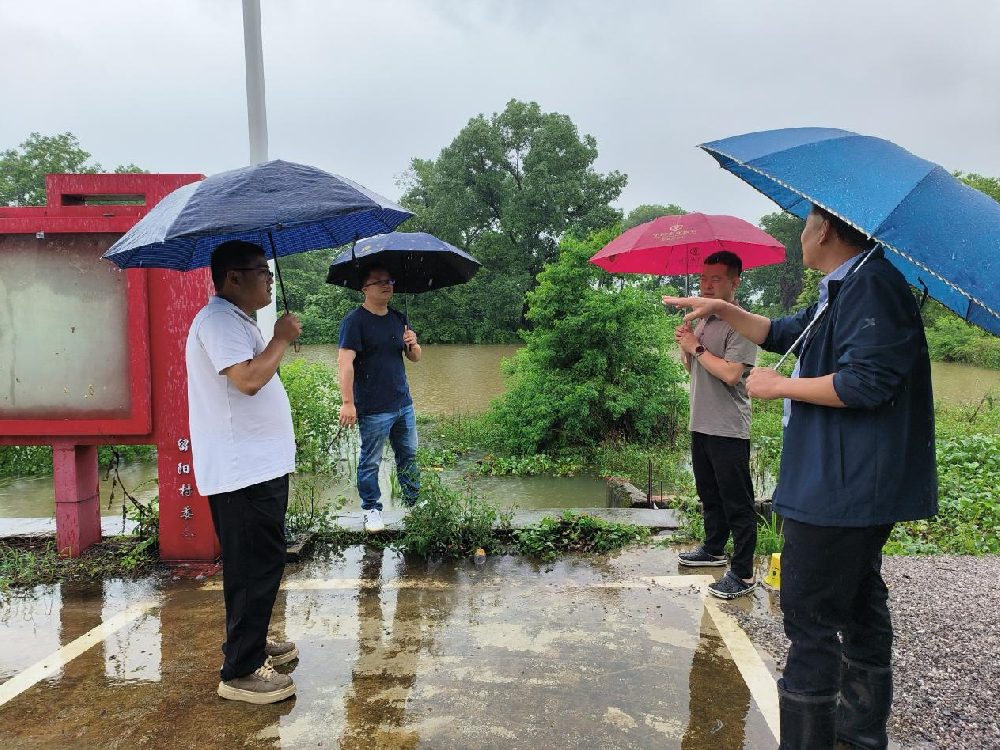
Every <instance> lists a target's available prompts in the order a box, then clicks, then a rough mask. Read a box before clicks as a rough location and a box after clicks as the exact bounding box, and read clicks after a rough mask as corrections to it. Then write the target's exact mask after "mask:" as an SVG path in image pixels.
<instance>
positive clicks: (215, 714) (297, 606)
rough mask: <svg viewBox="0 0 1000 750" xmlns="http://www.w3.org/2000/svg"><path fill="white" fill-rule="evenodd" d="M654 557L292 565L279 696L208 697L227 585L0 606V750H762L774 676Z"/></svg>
mask: <svg viewBox="0 0 1000 750" xmlns="http://www.w3.org/2000/svg"><path fill="white" fill-rule="evenodd" d="M710 580H711V577H709V576H704V575H686V576H685V575H679V571H678V567H677V557H676V551H673V550H666V549H663V548H659V547H648V548H644V549H637V550H630V551H626V552H624V553H622V554H620V555H614V556H588V557H580V558H577V557H570V558H567V559H564V560H561V561H559V562H555V563H551V564H547V565H540V564H537V563H534V562H531V561H530V560H527V559H525V558H514V557H504V556H500V557H491V558H489V559H488V560H487V561H486V564H485V565H483V566H481V567H477V566H475V565H474V564H473V563H472V562H471V561H470V560H460V561H457V562H451V561H427V560H424V559H422V558H420V559H408V558H405V557H403V556H400V555H399V554H397V553H394V552H392V551H390V550H379V549H374V548H372V547H368V548H359V547H355V548H350V549H348V550H346V552H345V553H344V555H343V556H339V557H338V556H334V557H330V558H316V559H313V560H310V561H309V562H307V563H304V564H301V565H298V566H289V568H288V569H287V571H286V576H285V580H284V583H283V585H282V590H281V591H280V593H279V595H278V599H277V601H276V603H275V608H274V615H273V618H272V623H271V626H272V627H271V632H272V634H273V635H274V636H276V637H278V638H282V639H283V638H288V639H291V640H293V641H294V642H295V643H296V645H297V646H298V649H299V653H300V656H299V659H298V660H297V661H294V662H292V663H291V664H288V665H286V666H282V667H279V668H278V669H279V670H280V671H285V672H288V673H290V674H291V675H292V677H293V679H294V680H295V682H296V685H297V694H296V696H295V697H294V698H292V699H289V700H286V701H282V702H281V703H277V704H273V705H269V706H249V705H247V704H243V703H235V702H228V701H224V700H222V699H220V698H218V697H217V696H216V694H215V688H216V685H217V684H218V679H219V678H218V668H219V664H220V662H221V658H222V656H221V651H220V640H221V637H222V633H223V614H224V608H223V601H222V591H221V574H220V575H215V576H212V577H209V578H205V579H203V580H195V579H190V578H189V579H174V580H156V581H151V580H140V581H136V582H122V581H113V580H112V581H104V582H97V583H87V584H79V583H64V584H61V585H54V586H42V587H38V588H36V589H34V590H32V591H29V592H24V594H25V595H24V596H22V597H17V598H12V597H7V598H5V599H0V642H3V643H7V644H13V643H16V644H18V647H17V648H7V649H3V650H0V746H4V747H13V746H18V747H19V746H39V747H42V746H44V747H51V746H58V747H68V746H75V747H136V746H141V745H150V746H161V745H162V744H163V743H164V742H165V739H164V738H167V737H169V738H170V739H169V744H170V745H171V746H173V747H295V748H299V747H317V746H324V747H343V748H352V749H353V748H375V747H378V748H384V747H394V748H397V747H398V748H416V747H434V748H467V747H546V748H572V747H621V748H625V747H636V748H638V747H658V748H687V749H689V750H697V749H700V748H744V747H746V748H773V747H775V746H776V744H777V743H776V741H775V736H774V732H776V730H777V696H776V690H775V686H774V676H775V673H774V671H773V664H770V663H766V662H764V661H762V659H761V657H760V656H759V655H757V652H756V651H755V650H754V649H753V647H752V646H750V645H749V641H746V640H745V638H746V636H745V634H743V632H742V631H740V630H739V629H738V627H736V626H735V623H734V621H733V620H732V619H731V618H730V617H729V616H728V615H727V614H725V610H726V608H728V607H730V606H754V604H753V603H752V602H749V601H746V602H741V604H740V605H728V604H727V605H719V604H718V603H716V602H714V601H710V597H708V598H707V599H708V600H707V599H706V597H705V595H704V586H705V584H706V583H707V582H709V581H710Z"/></svg>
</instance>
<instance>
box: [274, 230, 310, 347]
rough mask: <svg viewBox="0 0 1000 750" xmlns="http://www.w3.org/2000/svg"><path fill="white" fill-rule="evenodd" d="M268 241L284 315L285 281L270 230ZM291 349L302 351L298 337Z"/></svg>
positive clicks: (286, 305)
mask: <svg viewBox="0 0 1000 750" xmlns="http://www.w3.org/2000/svg"><path fill="white" fill-rule="evenodd" d="M267 239H268V242H270V243H271V258H272V260H274V272H275V274H276V275H277V276H278V288H279V289H281V304H282V305H284V307H285V315H288V298H287V297H286V296H285V282H284V281H282V280H281V266H279V265H278V250H277V248H275V246H274V237H273V235H272V234H271V230H268V232H267ZM292 350H293V351H294V352H295V353H296V354H298V353H299V352H300V351H302V344H300V343H299V340H298V339H295V341H293V342H292Z"/></svg>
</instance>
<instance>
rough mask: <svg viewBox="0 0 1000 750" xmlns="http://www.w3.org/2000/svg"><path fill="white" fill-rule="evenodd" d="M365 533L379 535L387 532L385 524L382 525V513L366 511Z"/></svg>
mask: <svg viewBox="0 0 1000 750" xmlns="http://www.w3.org/2000/svg"><path fill="white" fill-rule="evenodd" d="M365 531H367V532H368V533H369V534H378V533H379V532H380V531H385V524H384V523H382V513H381V511H378V510H366V511H365Z"/></svg>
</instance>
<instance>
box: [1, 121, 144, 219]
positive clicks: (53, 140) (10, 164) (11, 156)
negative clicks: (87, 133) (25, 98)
mask: <svg viewBox="0 0 1000 750" xmlns="http://www.w3.org/2000/svg"><path fill="white" fill-rule="evenodd" d="M89 159H90V152H89V151H85V150H84V149H83V148H82V147H81V146H80V142H79V141H78V140H77V138H76V136H75V135H73V134H72V133H59V134H58V135H41V134H40V133H31V134H30V135H29V136H28V137H27V138H26V139H25V140H24V141H23V142H22V143H21V144H20V145H19V146H18V147H17V148H11V149H7V150H6V151H3V152H0V205H4V206H44V205H45V175H47V174H96V173H98V172H100V171H101V170H102V167H101V165H100V164H99V163H97V162H92V163H90V162H89ZM147 171H148V170H145V169H143V168H142V167H139V166H137V165H135V164H122V165H119V166H118V167H116V168H115V174H129V173H134V172H147Z"/></svg>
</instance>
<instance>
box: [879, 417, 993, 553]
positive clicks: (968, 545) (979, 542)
mask: <svg viewBox="0 0 1000 750" xmlns="http://www.w3.org/2000/svg"><path fill="white" fill-rule="evenodd" d="M937 464H938V503H939V506H940V509H939V511H938V515H937V516H935V517H934V518H929V519H923V520H920V521H913V522H910V523H906V524H898V525H897V526H896V527H895V528H894V529H893V534H892V537H891V538H890V541H889V543H888V544H887V545H886V552H888V553H890V554H893V553H895V554H900V553H902V554H924V553H934V552H948V553H954V554H997V553H1000V488H998V486H997V477H1000V435H997V434H995V433H994V434H992V435H990V434H970V435H964V436H955V437H949V438H946V439H943V440H941V439H939V440H938V442H937Z"/></svg>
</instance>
